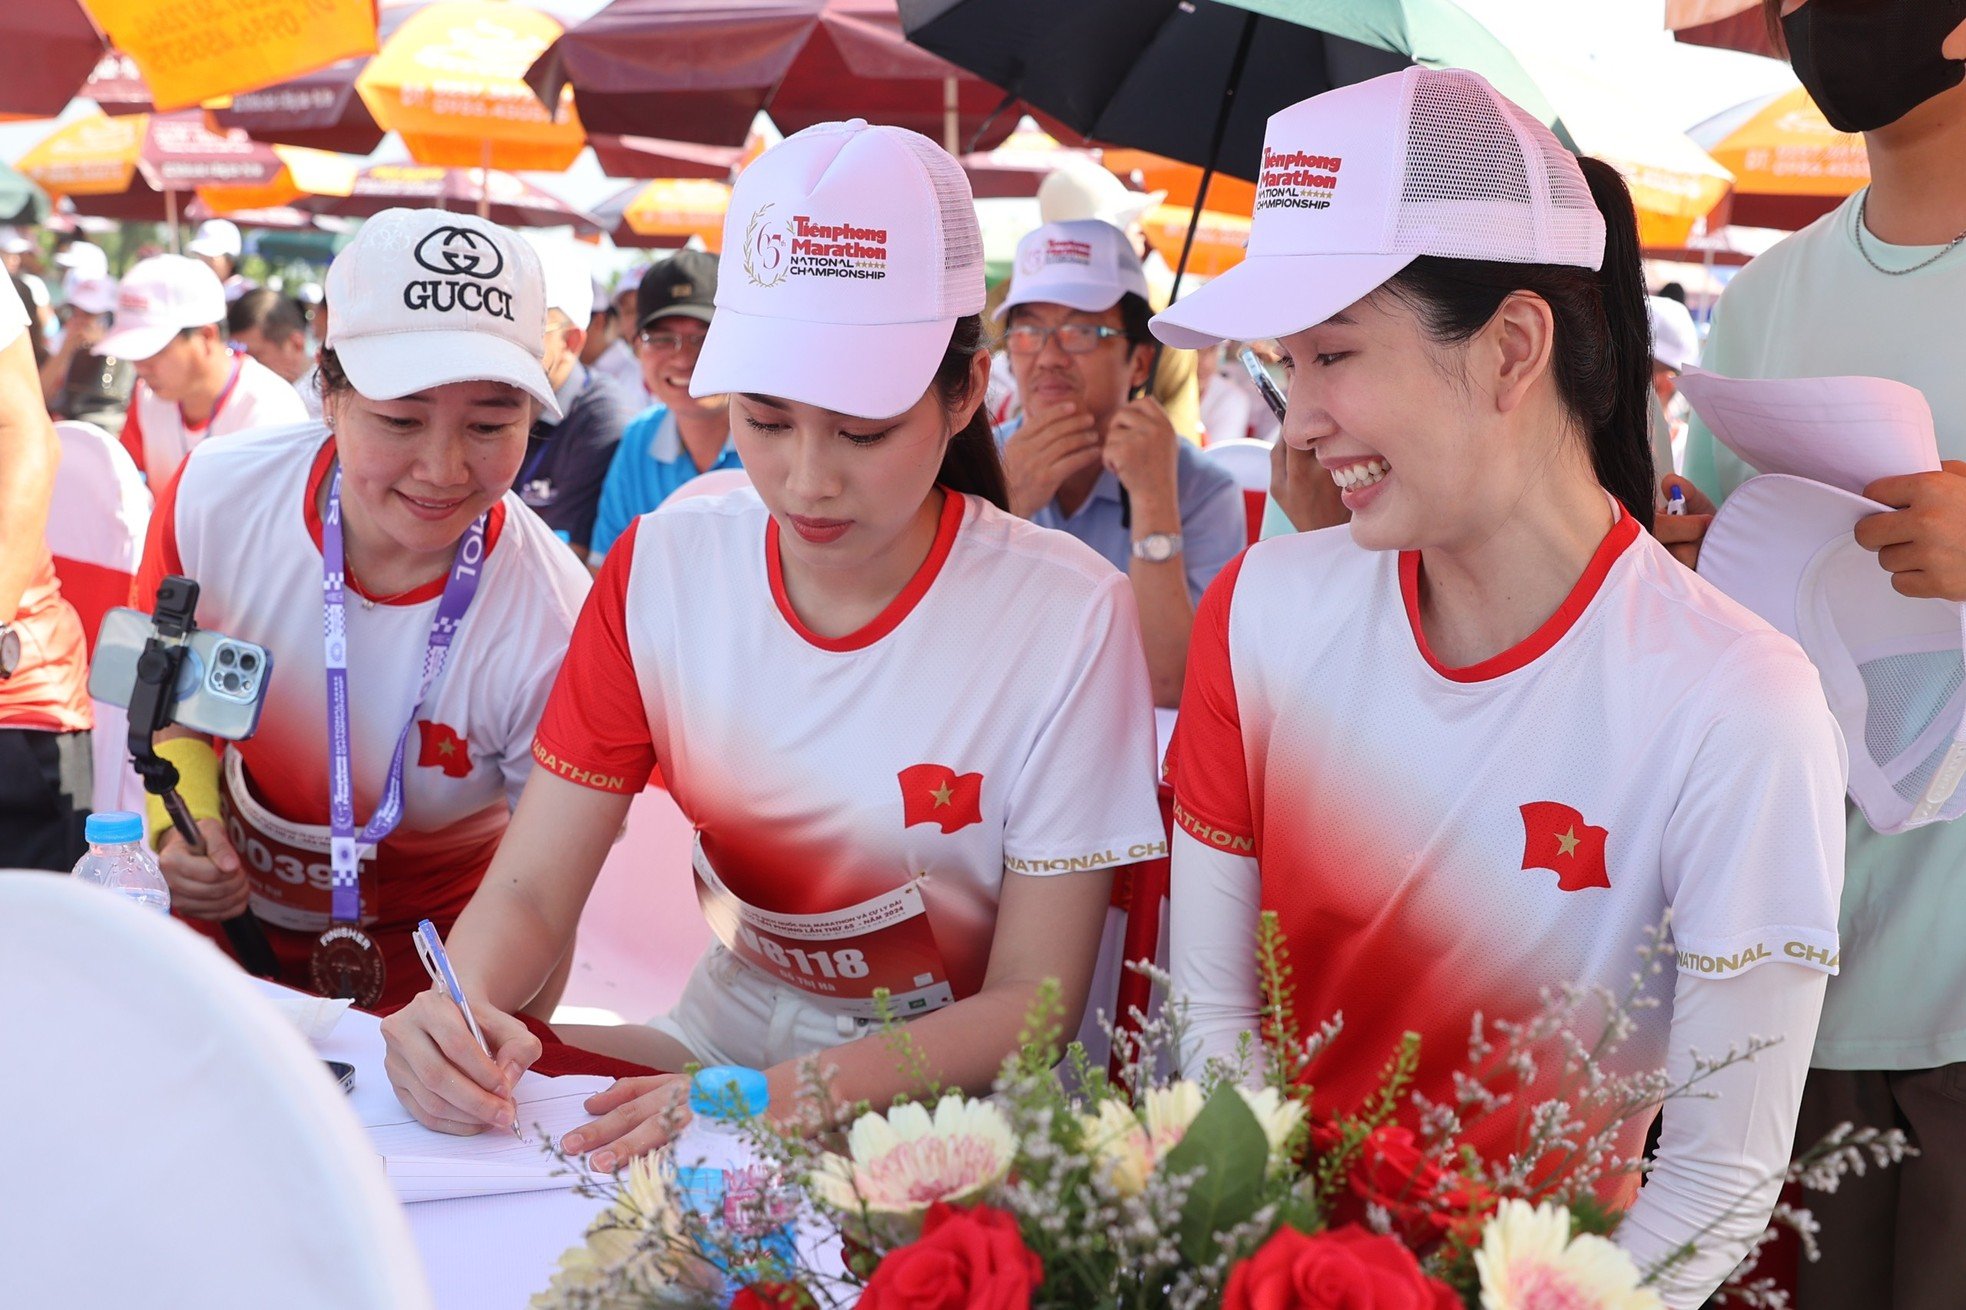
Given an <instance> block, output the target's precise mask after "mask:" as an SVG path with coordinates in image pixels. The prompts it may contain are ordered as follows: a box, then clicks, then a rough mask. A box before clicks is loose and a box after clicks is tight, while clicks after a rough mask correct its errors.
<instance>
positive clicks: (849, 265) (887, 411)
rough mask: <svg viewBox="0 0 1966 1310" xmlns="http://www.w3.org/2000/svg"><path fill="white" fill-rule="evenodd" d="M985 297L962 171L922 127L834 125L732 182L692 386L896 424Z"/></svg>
mask: <svg viewBox="0 0 1966 1310" xmlns="http://www.w3.org/2000/svg"><path fill="white" fill-rule="evenodd" d="M983 300H984V286H983V236H982V233H981V231H980V230H979V229H978V227H977V223H976V207H975V205H974V203H973V202H972V200H971V198H970V190H969V179H968V178H967V177H966V176H965V175H964V174H963V170H962V166H961V165H960V164H958V163H957V162H956V161H955V160H954V159H953V158H951V157H950V156H949V155H948V154H947V153H946V152H945V151H944V150H942V148H941V147H939V146H937V145H936V144H935V143H934V142H932V141H930V140H929V139H928V138H927V137H925V136H922V135H921V134H920V133H917V132H909V131H906V130H904V129H902V128H898V127H870V126H869V125H868V124H867V123H866V122H864V121H862V120H860V119H854V120H853V121H851V122H846V123H820V124H818V125H816V126H813V127H809V128H806V129H805V130H804V131H802V132H798V133H795V134H793V135H792V136H788V137H786V138H785V139H784V140H783V141H781V142H779V143H778V144H777V145H775V146H773V147H772V148H771V149H770V150H767V151H766V152H765V153H764V154H762V155H760V156H759V157H758V159H757V161H756V162H755V163H753V164H752V165H751V166H750V167H749V168H746V169H745V170H744V171H743V172H742V173H741V174H739V175H738V178H737V182H736V184H735V185H734V186H733V187H732V189H731V197H730V210H729V213H728V214H727V215H726V217H725V219H724V245H723V254H722V255H721V256H720V258H719V263H718V267H717V302H716V303H717V314H716V317H715V318H713V319H712V320H711V321H710V331H709V335H708V336H707V337H706V338H705V339H704V342H703V353H702V354H701V355H699V356H698V357H697V361H696V368H695V371H694V372H693V373H692V374H691V375H690V394H691V395H696V396H714V395H721V394H725V393H731V392H748V393H752V394H760V395H769V396H778V397H782V398H783V399H786V400H795V401H801V402H803V403H805V404H809V405H818V406H820V407H821V408H823V409H830V410H834V411H836V412H838V413H841V414H851V415H854V416H856V417H859V418H890V417H892V416H893V415H896V414H899V413H901V412H902V411H904V410H906V409H908V408H910V407H911V406H913V405H914V404H915V402H916V401H918V400H920V399H921V398H922V393H923V392H924V391H926V390H927V389H928V384H929V383H930V382H931V381H932V380H933V379H934V377H935V370H936V368H937V366H938V365H940V364H941V362H942V356H943V355H944V354H945V353H946V352H947V350H948V346H949V337H950V334H951V333H952V332H953V331H954V330H955V326H956V320H958V319H960V318H963V317H965V316H967V315H970V314H979V313H981V312H982V310H983Z"/></svg>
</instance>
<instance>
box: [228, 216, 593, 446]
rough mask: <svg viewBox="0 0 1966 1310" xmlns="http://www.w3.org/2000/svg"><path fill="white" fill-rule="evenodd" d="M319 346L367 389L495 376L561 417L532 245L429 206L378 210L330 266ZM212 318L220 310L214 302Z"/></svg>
mask: <svg viewBox="0 0 1966 1310" xmlns="http://www.w3.org/2000/svg"><path fill="white" fill-rule="evenodd" d="M327 293H328V303H329V304H330V305H333V306H334V313H333V315H332V316H330V318H329V319H328V339H327V341H326V343H325V344H326V346H327V348H328V349H330V350H332V351H334V352H335V356H336V358H338V359H339V360H340V361H341V367H342V371H343V372H344V373H346V374H347V375H348V380H349V382H350V383H352V384H353V385H354V387H355V390H357V391H359V392H360V393H361V394H363V395H364V396H368V397H370V398H371V399H374V400H394V399H396V398H397V397H399V396H407V395H410V394H411V393H413V392H417V391H422V390H424V389H426V388H428V387H438V386H443V385H444V384H446V383H450V382H479V381H488V382H504V383H508V384H510V385H512V386H515V387H517V388H519V389H520V390H521V391H523V392H525V393H526V394H527V395H529V396H531V397H532V398H533V399H534V400H537V401H538V402H539V404H540V407H541V408H542V409H543V410H544V411H545V414H546V416H547V417H548V418H553V419H557V418H559V417H560V406H559V402H558V401H556V400H555V399H554V398H553V387H552V385H551V384H550V383H549V382H548V381H547V380H546V367H545V364H544V363H543V361H544V359H545V343H546V282H545V278H544V276H543V275H542V274H541V272H540V268H539V256H538V254H536V253H535V252H534V250H533V248H532V247H531V246H530V245H528V244H527V243H526V242H524V241H522V240H520V239H519V238H518V237H516V236H514V235H513V234H512V233H510V232H508V231H506V230H505V229H504V228H502V227H500V226H499V225H498V224H496V223H493V222H490V221H488V220H486V219H482V218H479V217H477V216H475V215H472V214H451V213H445V212H444V211H443V210H438V209H385V210H383V211H382V212H381V213H379V214H377V215H376V216H375V217H374V218H371V219H369V220H368V221H367V222H366V223H364V224H362V229H361V231H359V232H357V233H356V234H355V239H354V240H353V241H351V242H349V243H348V246H347V248H345V249H344V250H343V251H342V252H341V253H340V254H338V255H336V256H335V260H334V263H333V264H331V265H329V267H328V287H327ZM220 317H224V315H223V314H222V313H221V315H220Z"/></svg>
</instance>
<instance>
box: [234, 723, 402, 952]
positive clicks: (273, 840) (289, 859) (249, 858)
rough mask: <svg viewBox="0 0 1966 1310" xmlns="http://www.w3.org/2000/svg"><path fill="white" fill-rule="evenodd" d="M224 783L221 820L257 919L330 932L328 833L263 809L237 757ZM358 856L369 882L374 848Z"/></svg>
mask: <svg viewBox="0 0 1966 1310" xmlns="http://www.w3.org/2000/svg"><path fill="white" fill-rule="evenodd" d="M219 777H220V780H221V785H220V787H219V815H220V817H221V818H222V819H223V820H224V822H225V835H226V837H227V838H228V839H229V840H230V841H231V842H232V849H233V850H235V851H237V852H239V862H240V864H242V865H244V866H245V870H246V881H247V883H248V885H249V886H250V888H251V892H252V900H251V905H252V911H253V913H254V914H256V915H258V916H259V917H260V918H261V919H264V920H265V921H266V922H268V923H270V924H272V925H273V926H274V927H276V928H288V929H292V930H293V931H296V932H320V931H322V930H323V929H325V928H326V927H327V926H328V925H329V924H330V923H331V922H332V921H333V920H332V916H331V915H330V913H329V910H330V902H331V900H332V897H333V888H334V868H333V866H332V864H330V862H329V860H328V830H327V829H326V828H325V827H319V826H315V825H312V824H304V823H289V822H288V821H287V820H285V819H283V818H281V817H280V816H279V815H277V814H274V813H273V812H272V811H270V810H268V809H267V808H266V807H265V806H263V805H261V804H260V803H259V802H258V800H257V799H256V798H255V797H254V796H253V794H252V787H251V784H249V783H248V782H247V780H246V777H245V770H244V766H243V765H242V764H241V763H240V761H239V755H238V752H237V751H227V752H226V758H225V767H224V769H223V770H221V772H220V774H219ZM358 854H359V855H360V860H361V862H360V864H359V866H358V867H359V868H360V869H361V874H362V876H363V877H367V875H368V872H369V865H370V864H371V863H372V862H373V861H374V858H375V848H374V847H373V846H366V845H365V846H362V847H361V848H360V850H359V852H358ZM371 921H372V920H371Z"/></svg>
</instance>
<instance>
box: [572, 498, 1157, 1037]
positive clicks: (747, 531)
mask: <svg viewBox="0 0 1966 1310" xmlns="http://www.w3.org/2000/svg"><path fill="white" fill-rule="evenodd" d="M778 560H779V554H778V537H777V525H776V523H775V522H774V521H773V520H772V518H771V516H770V515H769V513H767V511H766V510H765V507H764V505H763V503H762V502H761V501H759V499H758V497H757V495H756V493H755V492H752V491H750V490H748V489H746V490H743V491H738V492H733V493H731V494H730V495H726V496H721V497H714V498H698V499H695V500H688V501H682V502H678V503H675V504H672V505H670V506H668V507H666V508H664V509H663V510H661V511H660V512H657V513H653V514H648V515H644V516H643V517H642V518H641V519H639V520H637V521H636V523H634V524H633V525H631V526H630V528H629V531H628V532H626V533H624V534H622V536H621V538H620V540H619V541H617V543H616V544H615V546H614V548H613V549H612V550H610V551H609V552H608V558H607V563H606V564H604V565H603V566H602V568H601V571H600V574H599V576H598V577H597V578H596V580H595V586H594V591H593V594H592V595H591V596H590V597H589V598H588V602H587V608H586V610H585V612H584V613H582V615H581V617H580V624H579V626H578V628H576V629H575V631H574V637H573V646H572V648H571V649H570V650H569V651H568V652H567V659H566V664H565V667H564V670H563V672H562V676H561V678H560V680H559V684H558V686H556V687H555V688H554V691H553V699H552V701H551V702H550V703H549V704H548V706H547V709H546V715H545V717H544V718H543V719H542V720H541V721H540V726H539V738H538V742H537V744H536V746H535V755H536V757H537V759H538V760H539V762H540V763H541V765H542V766H543V767H545V768H549V769H552V770H553V771H555V772H556V773H558V774H559V775H560V776H562V777H565V778H568V779H571V780H573V781H575V782H579V783H581V784H583V785H585V786H589V787H595V788H599V789H601V790H604V791H613V792H620V793H624V794H625V793H631V792H635V791H638V790H640V789H641V787H642V785H643V784H644V782H646V780H647V779H648V777H649V772H650V769H651V768H652V767H653V766H655V765H657V764H658V763H659V764H660V766H661V769H662V775H663V778H664V779H665V780H666V782H667V785H668V787H669V790H670V791H671V793H672V794H673V795H674V796H675V799H676V802H677V804H678V805H679V806H680V807H681V808H682V811H683V813H684V814H686V815H687V816H689V819H690V822H691V823H692V824H693V825H694V826H695V827H696V829H697V832H698V836H699V838H700V840H701V846H702V854H703V856H704V857H705V858H706V859H707V860H708V862H709V863H710V865H711V866H712V867H713V868H714V870H715V872H716V874H717V876H718V877H719V878H721V880H722V881H723V882H724V883H725V885H726V886H727V887H728V888H729V889H730V891H731V892H733V893H734V894H735V895H736V896H737V897H739V898H741V899H742V900H743V901H744V902H746V903H748V904H749V905H752V906H756V907H759V908H761V909H763V910H765V911H770V912H773V913H776V914H785V915H802V914H820V913H823V912H826V911H833V910H839V909H842V908H845V907H848V906H854V905H858V904H860V903H861V902H864V901H868V900H872V899H874V898H878V897H882V896H886V895H888V894H889V893H892V892H894V891H895V890H896V889H898V888H903V887H905V886H907V885H909V884H910V883H914V884H915V885H916V886H918V887H919V888H920V891H921V894H922V896H923V898H924V899H925V901H926V905H927V909H926V916H927V919H928V921H929V924H930V925H931V927H932V929H933V932H934V938H935V944H936V945H937V946H938V947H939V948H940V951H941V954H942V956H943V959H944V960H945V961H946V963H947V966H948V974H947V977H948V982H949V983H950V985H951V989H952V991H953V995H954V997H955V998H958V999H959V998H961V997H964V996H967V995H970V994H971V993H973V992H975V991H976V990H977V989H978V988H979V987H980V986H981V985H982V982H983V975H984V969H985V966H986V964H987V963H988V960H989V951H990V942H991V934H992V930H993V928H994V925H995V921H996V907H997V898H998V894H999V891H1000V888H1001V884H1002V880H1003V872H1004V870H1005V869H1006V868H1008V869H1010V870H1012V871H1014V872H1019V873H1028V874H1060V873H1066V872H1070V871H1075V870H1081V869H1099V868H1111V867H1117V866H1121V865H1126V864H1131V863H1134V862H1137V861H1139V860H1143V859H1152V858H1156V857H1158V856H1160V855H1162V854H1164V853H1165V850H1166V838H1165V830H1164V829H1163V828H1162V826H1161V820H1160V814H1159V809H1158V806H1157V803H1156V800H1155V790H1156V789H1155V775H1154V721H1153V701H1152V697H1151V694H1150V692H1149V689H1148V683H1147V666H1146V660H1145V657H1144V655H1143V654H1142V649H1141V644H1140V628H1139V619H1138V616H1137V613H1136V611H1135V609H1134V605H1133V593H1132V591H1131V590H1130V589H1129V587H1128V584H1127V580H1126V575H1125V574H1123V573H1119V572H1117V571H1115V570H1114V569H1113V567H1112V566H1111V565H1110V564H1108V563H1107V562H1106V561H1105V560H1103V559H1101V558H1100V557H1099V556H1097V555H1096V554H1094V553H1093V552H1092V551H1091V550H1089V549H1087V548H1086V547H1085V546H1083V545H1081V544H1080V543H1079V542H1077V541H1075V540H1073V539H1072V538H1071V537H1068V536H1066V535H1065V534H1064V533H1061V532H1050V531H1046V530H1044V529H1042V528H1038V527H1036V526H1034V525H1032V524H1030V523H1027V522H1025V521H1024V520H1022V519H1018V518H1014V517H1012V516H1011V515H1009V514H1006V513H1004V512H1003V511H1001V510H998V509H996V508H994V507H992V506H990V505H988V504H987V503H985V502H984V501H982V500H979V499H976V498H973V497H966V496H960V495H955V494H953V493H951V494H947V495H946V496H945V499H944V505H943V513H942V519H941V524H940V528H939V530H938V532H937V534H936V537H935V542H934V545H933V547H932V548H931V550H930V552H929V555H928V558H927V559H926V560H925V561H924V562H923V564H922V567H921V568H920V570H919V571H918V572H917V573H916V575H915V577H914V578H913V579H912V580H911V581H910V582H909V583H908V585H907V586H906V587H904V588H903V589H902V591H901V593H900V595H898V596H897V597H895V599H894V601H893V602H892V603H891V604H890V605H889V606H888V607H887V609H886V610H885V611H883V612H882V613H881V614H880V615H879V616H877V617H876V618H875V619H874V621H873V622H871V623H870V624H868V625H867V626H866V627H865V628H863V629H862V630H860V631H859V632H857V633H854V634H852V635H850V636H847V637H842V638H837V639H828V638H824V637H820V636H818V635H816V634H814V633H812V632H811V631H809V630H808V629H806V627H805V626H804V625H803V624H802V623H801V622H800V621H799V619H798V617H797V616H796V614H795V613H794V611H793V609H792V606H791V604H790V602H789V601H788V600H787V599H786V595H785V590H784V586H783V582H782V579H781V577H780V573H779V564H778Z"/></svg>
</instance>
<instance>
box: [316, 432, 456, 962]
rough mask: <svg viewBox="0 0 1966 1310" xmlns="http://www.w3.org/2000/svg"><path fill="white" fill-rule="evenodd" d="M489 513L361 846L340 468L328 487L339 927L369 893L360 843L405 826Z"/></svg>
mask: <svg viewBox="0 0 1966 1310" xmlns="http://www.w3.org/2000/svg"><path fill="white" fill-rule="evenodd" d="M489 517H490V511H487V512H486V513H484V514H480V515H479V516H478V517H477V519H476V520H475V521H474V522H473V523H472V524H471V526H470V527H469V528H468V529H466V530H465V533H464V539H463V540H462V541H460V542H458V544H457V554H456V556H455V557H454V558H453V559H452V560H451V571H450V576H449V577H447V578H446V579H445V580H444V594H443V596H442V597H441V598H440V599H439V600H438V601H437V617H436V620H435V621H434V622H433V623H432V624H431V625H430V639H429V641H428V642H427V643H426V644H425V645H424V648H423V681H422V682H421V683H420V684H419V685H418V687H417V692H416V704H415V705H414V706H412V707H411V709H410V717H409V719H408V720H407V721H406V722H405V723H404V724H403V730H402V731H401V732H400V733H398V734H396V753H395V755H394V756H393V757H392V758H391V759H390V761H389V777H388V780H387V781H386V782H385V783H384V784H383V789H382V799H381V800H380V801H378V802H377V804H376V808H375V813H374V814H373V815H371V816H370V818H369V822H368V826H366V827H365V828H363V829H362V831H361V834H360V836H359V838H358V837H357V834H356V832H355V784H354V779H353V776H352V774H353V769H352V767H351V765H350V752H349V740H348V737H349V734H348V611H347V594H346V592H345V590H344V588H343V577H344V574H345V573H346V563H345V557H344V555H343V551H342V538H341V466H340V464H339V463H337V464H336V465H335V470H334V474H333V477H332V478H331V480H330V481H329V483H328V504H327V512H326V513H324V514H323V515H322V516H321V612H322V620H323V621H322V632H323V636H324V638H325V647H324V649H325V653H326V656H327V661H326V662H327V674H328V865H329V868H330V870H331V871H332V873H333V884H332V887H333V893H332V897H333V898H332V902H331V905H330V909H329V913H330V915H331V916H332V918H333V919H334V921H335V922H336V923H359V922H360V921H361V913H362V890H361V884H360V881H359V876H358V875H359V861H358V858H357V855H356V851H357V843H358V841H359V842H362V843H374V842H379V841H381V840H382V839H383V838H384V837H387V836H388V835H389V834H390V833H392V832H394V831H395V830H396V825H397V824H399V823H401V822H402V821H403V750H404V748H405V747H406V746H407V745H408V744H409V739H410V729H411V728H413V727H415V726H416V716H417V714H418V712H419V711H421V710H422V709H423V702H424V698H425V697H427V696H429V694H430V687H431V684H433V683H435V682H436V681H437V675H438V674H440V673H442V672H443V671H444V663H445V661H446V660H448V659H449V658H450V650H451V639H452V638H453V637H455V636H456V635H457V628H458V625H459V624H460V623H462V622H463V621H464V612H465V611H466V610H468V609H470V608H471V598H472V597H473V596H475V595H477V594H478V578H479V572H480V566H481V565H482V564H483V563H484V558H485V523H486V520H487V519H488V518H489Z"/></svg>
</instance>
